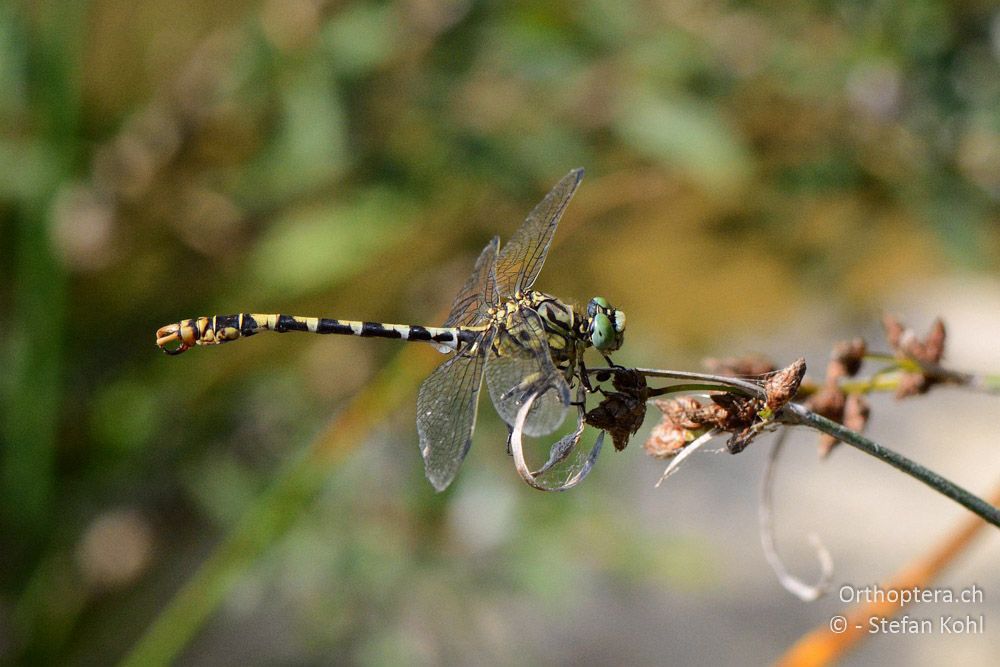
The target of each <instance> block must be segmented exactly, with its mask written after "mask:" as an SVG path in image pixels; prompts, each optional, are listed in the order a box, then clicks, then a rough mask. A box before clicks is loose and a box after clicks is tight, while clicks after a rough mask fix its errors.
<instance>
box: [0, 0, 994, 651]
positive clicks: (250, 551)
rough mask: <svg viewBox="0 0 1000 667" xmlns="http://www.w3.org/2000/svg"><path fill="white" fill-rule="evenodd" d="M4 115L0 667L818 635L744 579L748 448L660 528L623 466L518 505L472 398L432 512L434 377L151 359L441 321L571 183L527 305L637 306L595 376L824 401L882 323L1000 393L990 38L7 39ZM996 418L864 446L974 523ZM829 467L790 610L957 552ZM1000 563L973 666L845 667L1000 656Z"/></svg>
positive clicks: (246, 29)
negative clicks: (835, 368)
mask: <svg viewBox="0 0 1000 667" xmlns="http://www.w3.org/2000/svg"><path fill="white" fill-rule="evenodd" d="M0 91H2V95H0V121H2V122H0V269H2V271H3V281H2V282H0V510H2V512H0V522H2V523H0V586H2V587H0V662H9V663H12V664H13V663H21V664H44V663H57V664H107V663H108V662H112V661H117V660H119V659H121V658H122V657H124V656H126V655H128V654H129V653H130V651H133V650H137V651H139V652H137V653H134V654H132V656H133V658H134V659H137V660H138V659H140V658H141V659H142V660H145V659H150V658H155V659H157V660H161V661H164V660H171V659H176V660H178V661H179V663H180V664H190V665H202V664H204V665H209V664H211V665H218V664H246V663H251V664H275V663H294V664H328V663H334V664H363V665H381V664H400V663H404V664H441V663H446V664H513V663H522V664H523V663H527V664H538V663H546V664H608V663H618V664H663V663H680V664H690V663H693V662H699V663H704V664H726V663H729V664H732V663H739V664H760V663H765V662H768V661H770V660H773V659H775V658H776V657H777V656H779V655H780V654H781V653H782V651H783V650H784V649H785V648H786V647H787V646H788V645H790V644H791V643H792V642H793V641H794V640H795V639H796V638H797V637H799V636H800V635H801V634H802V633H804V632H805V631H807V630H808V629H810V628H811V627H813V626H814V625H817V624H821V623H823V622H824V621H825V620H826V619H828V618H829V616H830V614H832V613H835V612H836V610H838V609H839V608H840V607H841V605H840V604H839V603H838V601H837V600H835V599H826V600H823V601H820V602H818V603H815V604H813V605H805V604H804V603H801V602H799V601H798V600H796V599H794V598H792V597H791V596H790V595H788V594H787V593H786V592H784V591H783V590H782V589H781V588H780V586H779V585H778V584H777V582H776V580H775V578H774V576H773V574H772V573H771V570H770V569H769V568H768V566H767V564H766V562H765V560H764V558H763V555H762V553H761V550H760V548H759V545H758V538H757V532H756V518H755V512H756V509H755V505H756V485H757V482H758V480H759V478H760V472H761V469H762V466H763V460H764V451H765V448H764V447H763V446H758V447H752V448H750V450H748V451H747V452H746V453H744V454H743V455H741V456H740V457H738V458H733V457H723V456H717V457H711V456H702V457H697V458H695V459H694V461H693V462H691V463H689V464H688V466H687V467H686V469H685V471H684V472H683V473H682V474H680V475H678V476H676V477H675V478H672V479H671V481H670V482H669V483H668V484H666V485H665V486H663V487H661V488H659V489H654V488H653V483H654V482H655V481H656V479H657V477H658V476H659V474H660V472H661V468H662V466H661V464H659V463H657V462H653V461H651V460H649V459H647V458H646V457H645V456H643V455H642V451H641V447H640V446H638V445H640V444H641V441H642V439H643V438H644V437H645V434H646V431H645V430H644V431H640V433H639V435H638V436H637V438H636V441H635V442H634V443H633V445H632V446H631V447H629V448H628V449H627V450H625V452H623V453H614V452H611V451H605V452H604V453H603V454H602V456H601V460H600V461H599V463H598V466H597V468H596V470H595V472H594V473H593V474H592V475H591V476H590V478H588V480H587V481H586V482H585V483H584V484H583V485H581V486H580V487H579V488H577V489H574V490H573V491H570V492H568V493H566V494H540V493H538V492H536V491H534V490H532V489H530V488H528V487H527V486H525V485H523V484H522V483H521V482H520V480H519V479H518V477H517V475H516V473H515V472H514V469H513V465H512V464H511V462H510V459H509V457H508V456H507V455H506V453H505V451H504V446H503V442H504V431H503V428H502V425H501V424H500V423H499V420H498V419H497V418H496V416H495V415H494V414H493V413H492V410H490V409H488V408H487V407H486V403H485V402H484V404H483V406H484V407H483V409H482V410H481V413H480V414H481V420H480V425H479V428H478V429H477V435H476V438H475V441H474V446H473V449H472V452H471V454H470V456H469V457H468V459H467V460H466V462H465V464H464V466H463V469H462V471H461V473H460V474H459V476H458V478H457V480H456V483H455V484H454V485H453V486H452V487H451V488H450V489H449V490H448V491H447V492H446V493H444V494H440V495H439V494H435V493H434V492H433V489H432V488H431V486H430V484H428V483H427V482H426V480H425V479H424V477H423V465H422V461H421V459H420V455H419V452H418V449H417V437H416V430H415V427H414V407H413V404H414V400H415V392H416V386H417V384H418V383H419V381H420V380H421V379H422V377H423V376H424V375H426V373H427V372H428V371H429V369H430V368H432V364H433V363H434V362H436V361H438V360H439V359H440V357H438V356H436V353H434V352H433V351H432V350H429V349H427V350H425V349H417V350H414V349H409V350H405V351H402V350H400V348H401V347H404V346H403V345H402V344H397V343H393V342H388V341H375V340H360V339H354V338H349V337H343V338H341V337H310V336H295V335H291V336H283V337H280V338H279V337H277V336H273V335H268V336H261V337H259V338H255V339H253V340H251V341H246V342H242V343H241V344H240V345H233V346H227V347H224V348H219V349H205V350H196V351H192V352H191V353H189V354H187V355H184V356H183V357H181V358H179V359H169V358H166V357H164V356H163V355H162V354H160V353H158V352H157V351H156V349H155V346H154V345H153V333H154V331H155V330H156V328H157V327H159V326H161V325H163V324H166V323H168V322H175V321H177V320H179V319H181V318H186V317H193V316H198V315H210V314H214V313H230V312H240V311H255V312H271V311H274V312H285V313H295V314H302V315H320V316H328V317H336V318H344V319H365V320H380V321H389V322H406V323H415V324H425V325H433V324H439V323H440V321H441V320H442V319H443V316H444V313H446V312H447V309H448V306H449V303H450V300H451V299H452V298H453V296H454V294H455V293H456V291H457V288H458V286H459V285H460V284H461V283H462V281H463V280H464V278H465V276H466V274H467V273H468V272H469V270H470V269H471V267H472V264H473V262H474V259H475V257H476V256H477V254H478V251H479V250H480V249H481V248H482V247H483V246H484V245H485V243H486V242H487V241H488V239H489V238H490V237H491V236H492V235H494V234H499V235H500V236H501V239H506V238H508V237H509V236H510V234H511V233H512V232H513V231H514V230H515V229H516V228H517V225H518V224H519V223H520V221H521V220H522V219H523V217H524V215H525V214H526V213H527V212H528V211H529V210H530V209H531V207H532V206H533V205H534V204H535V203H536V202H537V201H538V200H539V199H540V198H541V197H542V196H543V195H544V193H545V192H547V191H548V189H549V188H550V187H551V186H552V185H554V184H555V183H556V182H557V181H558V179H559V178H561V177H562V176H563V175H564V174H565V173H566V172H568V171H569V170H570V169H571V168H574V167H577V166H583V167H585V168H586V169H587V175H586V178H585V180H584V182H583V184H582V186H581V188H580V190H579V191H578V193H577V195H576V197H575V199H574V200H573V202H572V203H571V205H570V207H569V209H568V211H567V213H566V216H565V217H564V219H563V222H562V223H561V225H560V229H559V232H558V234H557V238H556V241H555V244H554V246H553V250H552V252H551V254H550V257H549V259H548V261H547V263H546V267H545V269H544V271H543V272H542V274H541V278H540V280H539V282H538V283H537V286H538V287H539V288H540V289H543V290H545V291H548V292H551V293H553V294H556V295H559V296H560V297H563V298H565V299H567V300H568V301H575V302H579V303H582V302H585V301H586V300H587V299H589V298H590V297H591V296H594V295H603V296H605V297H607V298H608V299H609V300H611V301H612V302H613V303H614V304H615V305H616V306H618V307H620V308H622V309H624V310H625V311H626V312H627V313H628V321H629V331H628V338H627V340H626V345H625V347H624V348H623V349H622V350H621V352H619V353H618V354H617V355H616V361H618V362H619V363H624V364H627V365H637V366H647V367H660V368H676V369H698V368H699V364H700V360H701V359H702V358H703V357H705V356H715V357H724V356H731V355H739V354H743V353H747V352H760V353H764V354H767V355H770V356H772V357H773V358H775V359H776V360H777V361H778V362H779V363H787V362H789V361H791V360H792V359H794V358H796V357H798V356H801V355H805V356H806V357H807V360H808V361H809V363H810V368H811V369H812V370H813V371H814V372H815V373H821V369H822V368H823V366H824V365H825V361H826V354H827V352H828V350H829V349H830V346H831V345H832V344H833V343H834V342H835V341H836V340H838V339H841V338H845V337H850V336H855V335H864V336H866V337H867V338H869V340H871V341H872V342H876V341H878V340H879V329H878V320H879V317H880V315H881V313H882V312H884V311H887V310H891V311H896V312H899V313H900V314H901V315H902V316H903V317H904V319H906V320H908V321H909V322H910V323H911V324H913V325H914V326H916V327H917V328H918V329H921V328H923V327H925V326H926V325H927V323H928V322H929V321H930V320H931V318H932V317H933V316H935V315H938V314H941V315H943V316H944V317H945V320H946V322H947V323H948V325H949V328H950V334H951V336H952V337H951V342H950V346H949V348H948V353H949V357H948V361H949V363H951V364H953V365H955V366H957V367H960V368H963V369H967V370H975V371H990V370H992V371H998V370H1000V336H998V335H997V332H998V331H1000V315H998V313H1000V273H998V259H1000V228H998V224H997V223H998V220H1000V216H998V211H1000V207H998V200H1000V12H998V10H997V9H996V6H995V4H993V3H989V2H976V1H972V2H965V3H957V4H956V3H948V2H943V1H934V0H919V1H916V2H905V3H904V2H886V3H874V4H859V3H854V2H842V1H833V2H820V1H818V0H812V1H801V2H794V3H773V2H748V3H725V2H714V1H709V2H691V1H687V0H684V1H676V2H675V1H656V0H650V1H645V2H643V1H624V2H622V1H614V0H580V1H578V2H473V1H471V0H453V1H449V0H441V1H435V0H406V1H402V2H375V1H346V0H345V1H342V2H338V1H330V2H326V1H323V0H268V1H265V2H245V1H242V0H227V1H225V2H216V3H204V2H195V1H193V0H177V1H175V2H169V3H157V2H124V1H122V0H93V1H91V2H74V3H60V2H54V1H45V0H36V1H33V2H26V1H25V2H17V1H12V2H8V3H4V4H2V5H0ZM333 338H336V339H333ZM366 401H367V402H366ZM345 410H346V412H345ZM995 414H996V402H995V398H993V399H989V398H986V397H977V396H973V395H969V394H960V393H957V392H948V391H946V390H941V391H940V392H937V393H932V394H931V395H930V396H928V397H923V398H920V399H916V400H913V401H911V402H908V403H904V404H895V403H894V402H893V401H892V400H891V398H888V397H886V398H884V399H881V398H880V399H878V400H876V401H875V405H874V409H873V415H874V416H873V421H872V430H871V435H872V437H874V438H875V439H876V440H879V441H881V442H884V443H885V444H887V445H889V446H891V447H895V448H897V449H899V450H901V451H903V452H905V453H907V454H908V455H911V456H913V457H915V458H917V459H918V460H920V461H922V462H924V463H926V464H928V465H930V466H931V467H934V468H935V469H937V470H939V471H940V472H942V473H944V474H946V475H947V476H949V477H952V478H954V479H955V480H956V481H958V482H960V483H962V484H963V485H965V486H968V487H969V488H970V489H972V490H973V491H978V492H983V493H985V491H986V490H987V488H989V486H990V485H991V484H994V483H995V482H996V479H995V478H996V466H995V465H993V464H994V462H995V461H996V460H997V459H996V436H997V432H998V429H997V420H996V418H995ZM345 415H347V417H349V418H350V419H348V418H347V417H345ZM331 419H332V420H334V421H332V422H331ZM351 419H353V421H351ZM650 421H652V419H651V420H650ZM647 430H648V426H647ZM344 434H350V435H351V436H352V437H351V438H347V437H345V436H344ZM813 441H814V438H811V437H810V436H808V435H804V436H803V437H802V438H801V440H796V442H797V443H798V444H800V445H801V446H799V447H794V448H793V450H795V451H793V452H792V453H791V454H790V456H789V457H788V460H787V461H786V462H785V464H784V465H783V467H782V469H781V473H780V477H779V482H778V484H779V487H778V493H777V495H778V517H777V521H778V523H779V537H780V538H781V546H782V550H783V551H787V552H788V554H787V555H788V557H789V560H790V562H791V563H792V566H793V567H795V568H798V571H800V572H801V573H802V575H803V576H804V577H809V576H810V572H811V571H812V570H815V564H814V563H813V562H812V560H811V558H812V556H811V555H810V552H809V548H808V545H807V543H806V541H805V534H806V533H807V532H810V531H814V530H815V531H817V532H819V533H820V534H821V535H822V536H823V538H824V541H825V542H826V543H827V545H828V547H829V548H830V549H831V551H832V552H833V555H834V557H835V559H836V561H837V572H836V575H835V576H836V582H837V583H838V584H839V583H844V582H847V583H852V584H854V585H858V586H860V585H865V584H869V583H873V582H875V581H878V580H882V579H884V578H886V577H887V576H888V575H889V574H890V573H891V572H893V571H894V570H895V569H896V568H898V567H899V566H900V565H902V564H903V563H905V562H907V561H908V560H909V559H910V558H912V557H914V556H915V555H916V554H918V553H921V552H922V550H923V549H924V548H926V547H927V546H928V545H929V544H931V543H933V541H934V539H935V537H936V536H939V535H941V534H943V533H944V532H945V531H946V530H947V528H948V526H950V525H951V524H952V523H953V522H954V521H955V520H956V519H957V518H959V517H961V516H963V512H962V510H961V509H960V508H957V507H953V506H952V504H951V503H950V502H949V501H947V500H945V499H943V498H941V497H938V496H935V495H934V494H932V493H931V492H930V491H928V490H926V489H924V488H923V487H920V486H919V485H917V484H916V483H915V482H913V481H912V480H909V479H907V478H905V477H903V476H901V475H899V474H898V473H896V472H895V471H893V470H891V469H889V468H887V467H886V466H884V465H882V464H879V463H878V462H876V461H874V460H862V459H863V458H864V457H862V456H861V455H860V454H858V453H855V452H852V451H840V450H838V451H837V452H836V454H835V455H834V456H833V457H832V458H831V459H830V460H828V461H826V462H824V463H822V464H821V465H818V464H817V462H816V459H815V453H814V447H813V446H812V445H813ZM330 442H334V443H335V445H328V444H326V443H330ZM608 449H610V448H608ZM333 450H336V452H337V454H336V455H335V456H334V455H328V454H329V453H330V451H333ZM303 471H311V473H312V476H310V475H309V474H306V473H304V472H303ZM998 555H1000V541H998V539H997V537H996V536H995V535H992V536H989V540H988V541H984V542H983V543H981V544H980V545H979V547H978V548H977V550H976V551H975V552H974V553H973V554H970V556H969V558H967V559H966V560H965V561H963V564H962V566H961V567H960V568H959V569H956V570H953V571H952V572H951V574H950V575H949V576H950V579H949V580H948V581H947V582H944V583H943V585H952V586H956V587H960V586H963V585H967V584H969V583H972V582H976V583H978V584H979V585H981V586H982V587H983V588H984V589H985V592H986V602H985V603H984V605H983V606H982V607H981V608H980V610H979V613H986V614H987V615H988V616H989V615H990V614H991V613H992V617H989V618H988V619H987V630H988V632H987V634H986V635H985V636H978V637H968V636H966V637H945V636H940V635H934V636H922V637H902V638H901V637H879V638H877V641H872V642H869V643H868V644H867V645H865V646H863V647H862V649H861V651H860V652H859V653H858V654H856V655H855V657H854V659H855V660H857V661H858V664H869V663H870V662H875V661H878V662H880V663H883V664H901V665H902V664H907V665H921V664H926V665H933V664H943V663H944V662H950V661H954V660H955V656H962V657H963V658H965V659H964V660H963V662H968V663H970V664H976V663H978V664H985V663H986V662H988V660H989V658H990V657H991V656H992V657H993V658H995V656H996V655H998V654H1000V635H998V634H997V633H996V631H995V630H991V629H990V628H991V624H990V622H989V621H997V620H998V618H1000V616H998V613H1000V602H998V600H1000V578H998V575H997V573H996V568H995V563H996V559H997V556H998ZM810 568H812V570H811V569H810ZM951 611H956V610H951ZM963 611H964V610H963ZM932 612H933V613H934V614H936V613H937V611H936V610H935V609H934V608H928V609H927V610H926V614H931V613H932ZM992 625H996V623H995V622H994V623H992ZM136 647H139V648H138V649H136Z"/></svg>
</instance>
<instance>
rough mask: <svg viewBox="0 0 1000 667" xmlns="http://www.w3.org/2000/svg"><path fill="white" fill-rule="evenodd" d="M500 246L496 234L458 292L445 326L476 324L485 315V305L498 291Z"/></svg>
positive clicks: (491, 300)
mask: <svg viewBox="0 0 1000 667" xmlns="http://www.w3.org/2000/svg"><path fill="white" fill-rule="evenodd" d="M499 247H500V238H499V237H498V236H494V237H493V239H492V240H490V242H489V243H488V244H486V247H485V248H483V251H482V252H481V253H480V254H479V259H477V260H476V266H475V268H473V269H472V275H470V276H469V279H468V280H466V281H465V285H463V286H462V289H461V290H460V291H459V292H458V296H457V297H455V301H454V303H452V305H451V313H449V314H448V319H447V320H445V323H444V326H446V327H457V326H474V325H476V324H479V323H480V322H481V321H482V320H483V318H484V317H485V313H484V311H485V308H484V306H489V305H492V303H493V295H494V294H495V292H496V289H495V283H496V278H495V277H494V275H493V269H494V265H495V264H496V259H497V248H499Z"/></svg>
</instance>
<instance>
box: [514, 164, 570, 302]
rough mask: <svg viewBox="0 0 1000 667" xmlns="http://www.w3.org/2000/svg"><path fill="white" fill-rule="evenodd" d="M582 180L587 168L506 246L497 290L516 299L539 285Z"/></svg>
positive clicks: (560, 187) (566, 180) (548, 198)
mask: <svg viewBox="0 0 1000 667" xmlns="http://www.w3.org/2000/svg"><path fill="white" fill-rule="evenodd" d="M582 179H583V169H574V170H573V171H571V172H569V173H568V174H566V176H564V177H563V179H562V180H561V181H559V182H558V183H557V184H556V186H555V187H554V188H552V191H551V192H549V194H547V195H545V199H543V200H542V201H541V203H539V204H538V205H537V206H535V208H534V209H532V211H531V213H529V214H528V217H527V218H525V220H524V222H523V223H521V226H520V227H519V228H518V230H517V231H516V232H514V236H512V237H511V239H510V240H509V241H507V243H506V245H504V247H503V250H501V251H500V255H499V256H498V257H497V262H496V281H497V290H498V291H499V293H500V295H501V296H512V295H513V294H514V293H515V292H518V291H524V290H528V289H530V288H531V286H532V285H534V284H535V279H536V278H537V277H538V272H539V271H541V270H542V264H543V263H544V262H545V255H547V254H548V252H549V245H550V244H551V243H552V235H553V234H555V231H556V225H558V224H559V218H561V217H562V214H563V211H565V210H566V206H567V205H568V204H569V200H570V198H572V197H573V193H574V192H576V188H577V186H579V185H580V181H581V180H582Z"/></svg>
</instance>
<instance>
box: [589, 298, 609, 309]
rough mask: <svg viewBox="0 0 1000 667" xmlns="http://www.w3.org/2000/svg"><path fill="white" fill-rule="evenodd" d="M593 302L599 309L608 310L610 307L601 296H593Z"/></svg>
mask: <svg viewBox="0 0 1000 667" xmlns="http://www.w3.org/2000/svg"><path fill="white" fill-rule="evenodd" d="M593 301H594V303H596V304H597V305H598V306H600V307H601V308H610V307H611V306H609V305H608V300H607V299H605V298H604V297H603V296H595V297H594V298H593Z"/></svg>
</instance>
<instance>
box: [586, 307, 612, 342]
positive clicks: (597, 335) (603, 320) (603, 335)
mask: <svg viewBox="0 0 1000 667" xmlns="http://www.w3.org/2000/svg"><path fill="white" fill-rule="evenodd" d="M590 342H591V343H593V344H594V347H596V348H597V349H598V350H609V349H614V344H615V327H614V325H613V324H612V323H611V318H610V317H608V316H607V315H605V314H604V313H598V314H597V315H595V316H594V319H593V321H592V323H591V325H590Z"/></svg>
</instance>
